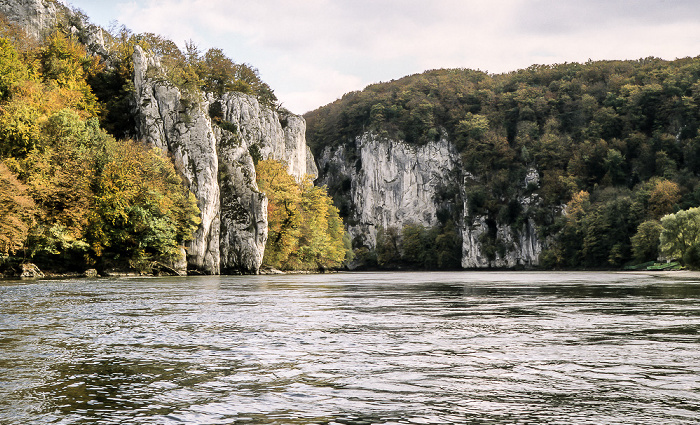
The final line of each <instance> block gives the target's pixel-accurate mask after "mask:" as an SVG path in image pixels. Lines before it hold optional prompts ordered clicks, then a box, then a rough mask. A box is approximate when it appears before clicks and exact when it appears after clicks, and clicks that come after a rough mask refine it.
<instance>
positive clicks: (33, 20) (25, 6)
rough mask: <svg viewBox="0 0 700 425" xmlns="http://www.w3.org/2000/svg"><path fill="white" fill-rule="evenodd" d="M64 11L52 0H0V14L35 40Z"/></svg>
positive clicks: (47, 29)
mask: <svg viewBox="0 0 700 425" xmlns="http://www.w3.org/2000/svg"><path fill="white" fill-rule="evenodd" d="M64 9H66V8H65V7H64V6H62V5H60V4H58V3H57V2H55V1H53V0H0V12H1V13H3V14H4V15H5V16H6V17H7V19H8V20H9V21H10V22H14V23H16V24H18V25H19V26H21V27H22V28H24V30H25V31H26V32H27V34H29V35H30V36H32V37H34V38H35V39H37V40H38V39H41V38H42V37H43V36H44V35H46V32H47V31H49V30H50V29H51V28H53V27H54V26H55V25H56V17H57V15H58V13H59V11H62V10H64Z"/></svg>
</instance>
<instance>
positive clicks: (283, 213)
mask: <svg viewBox="0 0 700 425" xmlns="http://www.w3.org/2000/svg"><path fill="white" fill-rule="evenodd" d="M256 172H257V181H258V187H259V188H260V190H261V191H263V192H264V193H265V194H266V195H267V197H268V204H267V205H268V207H267V208H268V210H267V211H268V213H267V219H268V238H267V244H266V246H265V254H264V256H263V265H264V266H266V267H274V268H281V269H287V270H290V269H315V270H317V269H328V268H334V267H339V266H340V265H341V264H342V263H343V261H344V260H345V257H346V252H347V250H348V249H347V246H346V242H345V241H344V236H345V232H344V226H343V221H342V220H341V218H340V216H339V215H338V209H337V208H336V207H335V206H334V205H333V201H332V199H331V198H330V197H329V196H328V193H327V192H326V188H325V187H316V186H314V185H313V184H312V183H311V180H310V179H309V178H306V179H304V180H303V181H302V182H301V183H299V182H297V181H296V180H295V179H294V177H293V176H291V175H289V174H288V173H287V167H286V166H285V165H284V164H283V163H281V162H279V161H275V160H271V159H267V160H260V161H258V162H257V164H256Z"/></svg>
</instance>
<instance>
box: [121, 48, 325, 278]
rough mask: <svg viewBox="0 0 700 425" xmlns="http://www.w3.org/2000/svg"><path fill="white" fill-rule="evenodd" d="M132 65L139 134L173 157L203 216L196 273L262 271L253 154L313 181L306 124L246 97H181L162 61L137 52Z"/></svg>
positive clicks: (192, 259)
mask: <svg viewBox="0 0 700 425" xmlns="http://www.w3.org/2000/svg"><path fill="white" fill-rule="evenodd" d="M133 60H134V86H135V89H136V90H135V99H134V101H135V105H136V111H135V113H136V116H137V117H138V120H137V127H138V128H137V132H138V134H139V136H140V138H142V139H144V140H145V141H146V142H147V143H149V144H151V145H153V146H156V147H158V148H160V149H162V150H163V151H165V152H168V153H169V154H170V155H171V156H172V158H173V160H174V161H175V165H176V167H177V169H178V170H179V171H180V173H181V174H182V175H183V176H184V177H185V180H186V183H187V185H188V187H189V189H190V190H191V191H192V192H193V193H194V194H195V196H196V197H197V201H198V205H199V208H200V210H201V219H202V224H201V226H200V228H199V229H198V230H197V232H196V234H195V237H194V240H192V241H191V242H190V243H189V245H188V246H187V251H188V255H187V258H188V263H189V265H190V267H191V268H194V269H195V270H198V271H199V272H202V273H207V274H218V273H239V272H240V273H256V272H257V271H258V270H259V268H260V265H261V263H262V257H263V253H264V251H265V242H266V240H267V198H266V196H265V195H264V194H263V193H261V192H260V191H259V190H258V187H257V184H256V182H255V166H254V160H253V156H258V157H259V158H262V159H267V158H273V159H277V160H281V161H284V162H286V163H287V164H288V167H289V171H290V173H291V174H293V175H294V176H296V177H297V178H298V179H301V178H303V176H304V175H306V174H312V175H315V174H316V168H315V165H313V164H314V163H313V157H312V156H311V153H310V151H309V149H308V147H307V146H306V139H305V136H304V133H305V126H306V124H305V122H304V119H303V118H301V117H299V116H296V115H292V114H288V113H284V114H280V113H278V112H277V111H273V110H272V109H270V108H266V107H262V106H261V105H260V104H259V103H258V101H257V99H255V98H254V97H252V96H249V95H245V94H242V93H225V94H223V95H222V96H220V97H216V96H214V95H212V94H204V93H201V92H195V93H192V92H182V91H180V90H179V89H178V88H177V87H175V86H174V85H173V84H172V83H171V82H169V81H168V80H167V79H166V78H164V76H163V70H162V67H161V65H160V63H159V61H158V58H157V57H155V56H154V55H151V54H148V53H146V52H144V51H143V50H142V49H141V48H140V47H138V46H137V47H136V48H135V51H134V55H133ZM212 116H215V117H217V119H219V124H225V125H217V124H216V121H215V120H214V119H213V118H212ZM251 154H252V155H251Z"/></svg>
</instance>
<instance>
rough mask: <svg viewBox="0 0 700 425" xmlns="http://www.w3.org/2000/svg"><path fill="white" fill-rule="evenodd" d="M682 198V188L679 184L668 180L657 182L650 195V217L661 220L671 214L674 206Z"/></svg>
mask: <svg viewBox="0 0 700 425" xmlns="http://www.w3.org/2000/svg"><path fill="white" fill-rule="evenodd" d="M680 198H681V196H680V188H679V187H678V184H677V183H674V182H672V181H669V180H666V179H661V180H658V181H656V183H655V184H654V187H653V188H652V189H651V191H650V193H649V215H650V216H651V217H652V218H655V219H659V218H661V217H662V216H664V215H666V214H669V213H671V212H672V211H673V206H674V205H676V204H677V203H678V201H679V200H680Z"/></svg>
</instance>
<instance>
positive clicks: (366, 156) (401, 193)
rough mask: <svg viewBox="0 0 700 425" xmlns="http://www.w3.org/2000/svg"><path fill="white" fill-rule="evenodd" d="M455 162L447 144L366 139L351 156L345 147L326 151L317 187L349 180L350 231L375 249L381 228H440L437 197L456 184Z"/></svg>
mask: <svg viewBox="0 0 700 425" xmlns="http://www.w3.org/2000/svg"><path fill="white" fill-rule="evenodd" d="M353 155H355V156H356V158H355V157H353ZM456 159H457V155H456V153H455V152H454V149H452V147H451V146H450V144H449V143H448V142H447V141H446V140H440V141H438V142H432V143H428V144H427V145H424V146H420V147H416V146H410V145H407V144H405V143H403V142H399V141H393V140H389V139H382V138H379V137H377V136H376V135H374V134H371V133H366V134H364V135H362V136H360V137H358V138H357V139H356V141H355V146H353V147H352V153H350V152H349V149H348V148H347V147H346V146H343V145H341V146H339V147H337V148H335V149H331V148H326V149H325V150H324V151H323V154H322V156H321V157H320V158H319V166H320V168H321V169H323V170H325V173H323V174H322V178H321V179H320V181H319V182H320V183H321V184H326V185H329V186H330V185H333V184H334V182H333V180H343V179H346V182H348V183H349V187H346V189H349V193H348V195H349V200H350V201H351V205H350V206H346V208H344V209H345V212H346V213H347V212H348V210H349V211H350V214H349V217H348V230H349V232H350V234H351V236H352V237H353V239H354V240H355V241H359V243H361V244H362V245H365V246H367V247H370V248H374V247H375V245H376V237H377V231H378V229H379V228H385V229H386V228H391V227H394V228H398V229H400V228H402V227H403V226H404V225H406V224H417V225H422V226H425V227H432V226H435V225H437V224H438V219H437V214H438V209H439V208H440V205H439V203H437V202H436V201H435V200H436V196H437V193H438V192H439V191H440V190H442V189H443V188H445V187H446V186H447V185H450V184H454V183H455V180H454V179H455V174H454V172H455V170H456V169H457V166H458V162H457V161H456Z"/></svg>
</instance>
